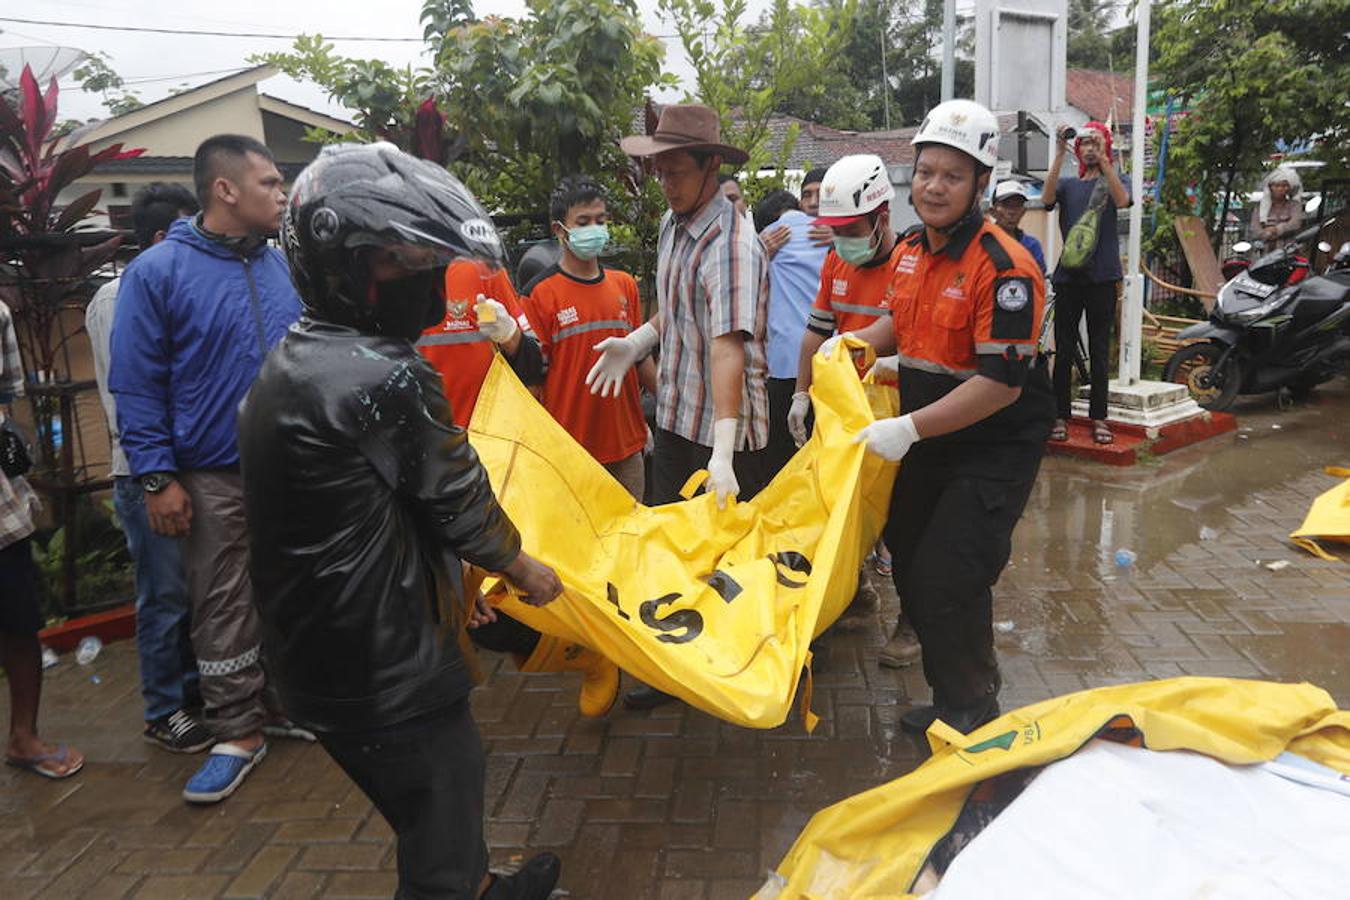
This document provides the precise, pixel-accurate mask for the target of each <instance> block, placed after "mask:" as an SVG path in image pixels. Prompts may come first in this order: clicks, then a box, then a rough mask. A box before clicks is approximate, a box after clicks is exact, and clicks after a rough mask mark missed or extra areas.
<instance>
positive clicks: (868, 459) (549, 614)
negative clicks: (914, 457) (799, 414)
mask: <svg viewBox="0 0 1350 900" xmlns="http://www.w3.org/2000/svg"><path fill="white" fill-rule="evenodd" d="M812 395H813V397H814V400H815V413H816V425H815V434H814V435H813V436H812V438H811V441H810V442H809V443H808V444H807V446H806V447H804V448H803V449H802V451H801V452H799V453H798V454H797V455H796V456H795V457H794V458H793V460H792V461H791V463H789V464H788V466H787V467H786V468H785V469H784V470H783V471H782V472H780V473H779V475H778V477H777V478H775V479H774V481H773V483H772V484H770V485H769V486H768V487H767V488H765V489H764V490H763V491H762V492H761V493H760V494H759V496H757V497H755V498H754V499H753V500H751V501H749V502H745V503H736V504H731V505H729V506H728V508H727V509H725V510H719V509H718V508H717V504H716V502H715V500H714V498H713V497H712V496H711V495H706V494H705V495H700V496H697V497H695V498H693V499H692V500H688V501H686V502H683V503H673V504H668V505H665V506H659V507H645V506H642V505H640V504H636V503H634V501H633V499H632V498H631V497H630V496H629V495H628V493H627V492H626V491H624V489H623V488H622V487H621V486H620V485H619V483H618V482H616V481H615V480H614V479H613V478H612V477H610V475H609V473H607V472H606V471H605V470H604V468H603V467H602V466H600V465H599V464H598V463H596V462H595V461H594V460H593V459H592V458H591V456H590V455H589V454H588V453H587V452H586V451H585V450H584V449H583V448H582V447H581V446H580V445H578V444H577V443H576V442H575V441H573V440H572V438H571V436H569V435H568V434H567V433H566V432H565V431H564V430H563V429H562V428H561V427H560V426H559V425H558V424H557V423H556V422H555V421H554V420H553V419H552V417H551V416H549V414H548V413H547V412H546V411H545V410H544V409H543V408H542V407H541V406H539V404H538V403H536V402H535V401H534V399H533V398H532V397H531V396H530V395H529V393H528V392H527V391H526V390H525V388H524V387H523V386H522V385H521V384H520V382H519V381H518V380H517V379H516V378H515V376H514V375H513V374H512V373H511V371H510V370H509V369H508V368H507V367H506V365H505V363H503V362H502V360H501V359H498V360H497V361H496V363H495V364H494V366H493V370H492V371H491V372H490V373H489V375H488V378H487V380H486V382H485V383H484V385H483V389H482V391H481V393H480V394H479V397H478V403H477V406H476V407H475V409H474V415H473V421H472V422H471V423H470V426H469V437H470V440H471V442H472V443H473V446H474V449H476V450H477V451H478V455H479V456H480V458H481V459H482V461H483V465H484V466H485V467H486V468H487V470H488V473H489V475H490V476H491V479H492V486H493V489H494V490H495V492H496V494H497V498H498V499H499V500H500V501H501V504H502V506H503V507H505V509H506V511H507V512H508V513H509V514H510V516H511V519H512V520H513V521H514V522H515V523H516V525H517V527H519V529H520V531H521V534H522V537H523V538H524V546H525V547H526V548H527V550H528V552H530V553H531V554H533V555H534V556H536V557H538V558H539V559H541V560H542V561H543V562H545V563H547V564H548V565H550V566H552V567H553V568H554V569H555V570H556V571H557V573H558V575H559V577H560V578H561V579H562V582H563V585H564V587H565V593H564V594H563V596H562V597H560V598H558V600H556V601H554V602H553V603H551V604H549V605H548V606H546V607H542V608H535V607H531V606H527V605H526V604H524V603H522V602H520V601H519V600H516V599H515V598H507V599H505V600H504V601H503V602H502V604H501V608H502V609H503V610H504V611H505V612H507V613H508V614H510V615H511V616H513V617H515V618H518V619H520V620H521V621H523V622H525V623H526V624H528V625H530V626H531V627H533V628H536V629H538V630H539V631H542V632H545V633H547V634H552V635H557V636H558V637H561V638H564V639H566V640H570V641H577V642H580V643H583V644H586V645H587V646H590V647H594V648H595V649H597V650H599V651H600V652H602V653H604V654H605V655H606V656H608V657H609V658H610V659H612V660H614V662H616V663H617V664H618V665H619V667H620V668H622V669H623V670H624V671H627V672H630V673H631V674H633V675H635V676H637V677H638V678H640V679H642V680H643V681H645V682H646V683H648V684H650V685H652V686H654V687H657V688H660V689H661V690H663V691H667V692H669V693H671V694H675V695H676V696H678V697H680V698H681V699H683V700H685V701H686V702H688V703H690V704H691V705H693V706H696V707H698V708H699V709H702V710H704V711H705V712H708V713H710V714H712V715H715V716H718V717H720V718H722V719H726V720H727V721H730V722H735V723H737V724H740V725H746V726H750V727H754V728H772V727H774V726H777V725H779V724H781V723H782V722H783V721H784V720H785V719H786V718H787V715H788V712H789V710H790V709H791V706H792V701H793V697H794V696H795V694H796V690H797V683H798V679H799V678H800V677H801V674H802V670H803V667H804V666H806V665H808V663H809V659H810V651H809V649H808V648H809V645H810V642H811V639H812V638H813V637H815V636H816V635H817V634H819V633H820V632H821V631H822V630H824V628H825V627H827V626H828V625H829V624H830V623H831V622H833V621H834V620H835V619H836V618H838V617H839V615H840V613H841V612H843V610H844V608H845V607H846V606H847V605H848V603H849V600H850V599H851V598H852V596H853V592H854V590H855V588H856V585H857V578H858V569H859V566H860V565H861V563H862V557H863V556H864V555H865V553H866V552H867V549H868V548H870V547H871V546H872V544H873V543H874V542H875V541H876V539H877V537H878V535H879V534H880V532H881V528H882V525H883V524H884V522H885V518H886V513H887V508H888V506H889V504H890V495H891V484H892V482H893V481H894V478H895V471H896V467H895V466H894V465H893V464H888V463H886V462H884V461H883V460H881V459H880V458H878V457H877V456H875V455H872V454H869V453H867V452H866V451H865V449H864V447H863V446H862V445H855V444H853V443H852V440H853V436H854V435H855V434H856V433H857V431H858V430H859V429H861V428H862V427H864V426H865V425H867V424H868V423H869V422H871V421H872V420H873V416H874V409H875V411H876V412H877V413H880V414H881V415H894V414H895V406H896V402H897V400H896V393H895V391H894V389H885V388H881V387H876V386H871V385H864V384H863V383H862V382H860V381H859V379H858V375H857V372H856V370H855V369H854V367H853V364H852V362H851V361H850V358H849V354H848V351H847V348H845V347H843V346H841V347H840V348H839V350H838V351H837V353H836V356H835V358H834V359H832V360H829V361H825V360H820V359H817V362H816V365H815V385H814V386H813V388H812ZM813 721H814V720H813V719H812V718H811V717H809V716H808V717H807V724H808V727H810V726H811V724H813Z"/></svg>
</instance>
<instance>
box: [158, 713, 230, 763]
mask: <svg viewBox="0 0 1350 900" xmlns="http://www.w3.org/2000/svg"><path fill="white" fill-rule="evenodd" d="M142 736H143V737H144V738H145V740H146V743H149V744H157V745H158V746H160V747H163V748H164V749H165V750H168V751H169V752H170V753H198V752H200V751H202V750H205V749H206V748H207V747H209V746H211V745H212V744H214V743H215V741H216V739H215V737H214V736H213V735H212V734H211V732H210V730H208V729H207V727H206V726H205V725H203V724H202V723H201V722H200V721H199V720H198V719H197V718H196V717H195V716H193V715H192V714H191V713H190V712H188V711H187V710H185V709H180V710H178V712H175V713H170V714H169V715H167V716H160V717H159V718H158V719H155V721H153V722H151V723H150V724H149V725H146V726H145V731H144V732H143V735H142Z"/></svg>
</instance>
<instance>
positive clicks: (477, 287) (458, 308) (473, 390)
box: [417, 260, 544, 428]
mask: <svg viewBox="0 0 1350 900" xmlns="http://www.w3.org/2000/svg"><path fill="white" fill-rule="evenodd" d="M494 347H496V348H499V349H500V350H501V352H502V356H503V357H505V359H506V361H507V362H508V363H509V364H510V365H511V369H512V370H513V371H514V372H515V373H516V375H517V376H518V377H519V378H520V380H521V381H523V382H524V383H525V385H526V386H527V387H537V386H538V385H540V384H542V383H543V381H544V357H543V355H542V354H541V353H540V351H539V343H538V341H536V340H535V338H534V335H533V334H532V333H531V329H530V321H529V319H527V318H526V317H525V311H524V309H522V308H521V304H520V298H519V297H517V296H516V290H515V288H514V287H513V286H512V285H511V278H510V277H509V276H508V275H507V274H506V270H505V269H501V268H490V267H488V266H487V265H486V264H484V263H482V262H478V261H477V260H455V261H454V262H452V263H451V264H450V265H449V266H448V267H447V268H446V270H445V318H444V319H442V320H441V321H440V322H439V323H438V324H436V325H433V326H431V327H430V328H428V329H427V330H426V331H424V332H422V337H421V338H419V339H418V341H417V350H418V352H419V353H421V354H422V355H423V356H425V357H426V359H427V362H429V363H431V366H432V368H434V369H435V370H436V371H437V372H439V373H440V376H441V384H442V386H443V387H444V388H445V398H446V399H447V400H449V401H450V412H451V414H452V415H453V416H454V417H455V424H456V425H458V426H459V427H460V428H468V427H469V420H470V419H472V418H473V407H474V404H475V403H477V402H478V391H479V389H481V388H482V387H483V379H484V378H486V377H487V373H488V368H489V367H491V365H492V359H493V357H494V356H495V355H496V353H495V351H494Z"/></svg>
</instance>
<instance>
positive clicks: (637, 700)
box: [623, 684, 675, 709]
mask: <svg viewBox="0 0 1350 900" xmlns="http://www.w3.org/2000/svg"><path fill="white" fill-rule="evenodd" d="M674 700H675V696H674V695H673V694H667V693H666V692H665V691H658V690H657V689H656V688H654V687H648V686H647V685H645V684H644V685H641V686H639V687H635V688H633V689H632V690H631V691H629V692H628V693H626V694H624V695H623V705H624V706H626V707H627V708H628V709H655V708H656V707H658V706H663V705H664V704H667V703H671V702H673V701H674Z"/></svg>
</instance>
